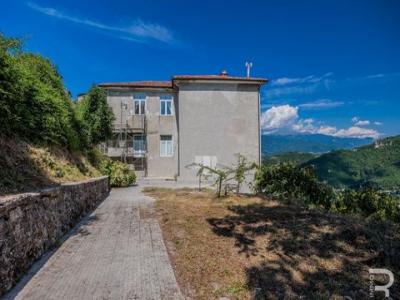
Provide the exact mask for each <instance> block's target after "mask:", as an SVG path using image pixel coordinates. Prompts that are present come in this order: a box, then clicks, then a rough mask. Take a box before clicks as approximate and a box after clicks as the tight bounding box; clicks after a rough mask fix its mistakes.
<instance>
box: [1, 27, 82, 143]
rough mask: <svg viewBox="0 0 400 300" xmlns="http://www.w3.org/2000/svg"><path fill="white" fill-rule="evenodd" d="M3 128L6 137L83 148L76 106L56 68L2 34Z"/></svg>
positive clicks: (17, 41)
mask: <svg viewBox="0 0 400 300" xmlns="http://www.w3.org/2000/svg"><path fill="white" fill-rule="evenodd" d="M0 126H1V128H2V134H3V135H5V136H15V135H17V136H19V137H22V138H25V139H27V140H29V141H32V142H44V143H45V144H53V145H59V146H67V147H69V148H70V149H72V150H77V149H79V148H80V143H79V134H78V130H79V125H78V124H77V120H76V119H75V114H74V109H73V103H72V101H71V99H70V97H69V93H68V92H67V90H66V89H65V87H64V84H63V81H62V78H61V76H60V74H59V73H58V71H57V69H56V68H55V66H54V65H53V64H52V63H51V62H50V61H49V60H48V59H46V58H44V57H42V56H40V55H36V54H32V53H26V52H23V51H22V49H21V42H20V41H19V40H17V39H10V38H7V37H5V36H4V35H2V34H0Z"/></svg>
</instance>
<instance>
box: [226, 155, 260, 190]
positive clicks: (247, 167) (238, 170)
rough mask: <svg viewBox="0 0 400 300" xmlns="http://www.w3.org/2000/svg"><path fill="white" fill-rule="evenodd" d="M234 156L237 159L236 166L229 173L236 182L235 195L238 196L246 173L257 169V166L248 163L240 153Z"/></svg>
mask: <svg viewBox="0 0 400 300" xmlns="http://www.w3.org/2000/svg"><path fill="white" fill-rule="evenodd" d="M236 156H237V159H238V160H237V165H236V166H234V167H233V168H231V169H230V173H232V174H233V179H234V180H235V181H236V194H239V192H240V188H241V187H242V184H243V182H244V181H245V179H246V175H247V173H248V172H249V171H251V170H253V169H255V168H257V164H256V163H254V162H253V163H251V162H249V161H248V160H247V158H246V157H245V156H243V155H241V154H240V153H238V154H236Z"/></svg>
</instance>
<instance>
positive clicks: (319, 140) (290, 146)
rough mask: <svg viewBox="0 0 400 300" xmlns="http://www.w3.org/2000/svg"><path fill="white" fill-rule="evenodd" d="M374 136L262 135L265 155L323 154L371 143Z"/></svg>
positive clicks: (262, 147) (262, 146)
mask: <svg viewBox="0 0 400 300" xmlns="http://www.w3.org/2000/svg"><path fill="white" fill-rule="evenodd" d="M372 142H373V139H372V138H340V137H333V136H328V135H323V134H301V135H262V136H261V149H262V154H263V156H264V157H265V156H271V155H276V154H280V153H284V152H303V153H315V154H322V153H327V152H330V151H334V150H338V149H352V148H355V147H360V146H364V145H368V144H371V143H372Z"/></svg>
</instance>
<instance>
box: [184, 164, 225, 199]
mask: <svg viewBox="0 0 400 300" xmlns="http://www.w3.org/2000/svg"><path fill="white" fill-rule="evenodd" d="M188 167H197V168H198V169H197V173H196V175H197V176H198V177H199V190H201V181H202V178H209V177H210V176H212V175H214V176H215V181H214V183H213V185H214V186H216V187H217V196H218V197H221V195H222V188H223V184H224V182H225V181H226V180H227V178H228V175H229V172H230V170H229V169H222V168H211V167H209V166H206V165H204V164H201V163H192V164H190V165H189V166H188Z"/></svg>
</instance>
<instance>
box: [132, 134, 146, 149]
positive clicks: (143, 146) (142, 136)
mask: <svg viewBox="0 0 400 300" xmlns="http://www.w3.org/2000/svg"><path fill="white" fill-rule="evenodd" d="M138 137H139V138H140V139H136V138H138ZM135 141H140V142H141V143H142V144H141V146H142V147H140V148H142V149H140V150H136V149H135V145H136V144H135ZM146 143H147V139H146V136H145V135H142V134H134V135H133V137H132V148H133V151H134V152H135V153H145V152H146V150H147V145H146Z"/></svg>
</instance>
